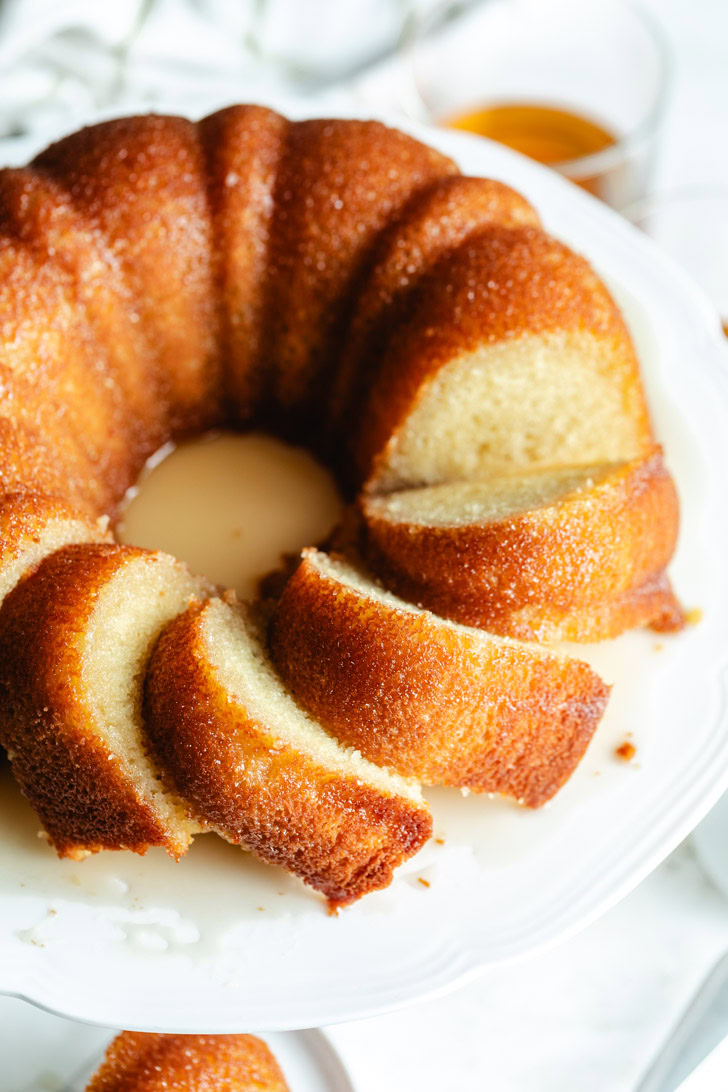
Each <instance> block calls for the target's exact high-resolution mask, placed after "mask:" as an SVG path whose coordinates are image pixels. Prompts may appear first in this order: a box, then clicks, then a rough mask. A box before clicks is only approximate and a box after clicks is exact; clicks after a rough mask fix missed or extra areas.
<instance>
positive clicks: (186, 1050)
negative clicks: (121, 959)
mask: <svg viewBox="0 0 728 1092" xmlns="http://www.w3.org/2000/svg"><path fill="white" fill-rule="evenodd" d="M86 1092H288V1085H287V1084H286V1081H285V1078H284V1076H283V1074H282V1072H281V1070H280V1066H279V1065H278V1063H277V1061H276V1060H275V1058H274V1057H273V1055H272V1053H271V1051H270V1050H269V1049H268V1047H267V1046H266V1044H265V1043H264V1042H263V1041H262V1040H261V1039H256V1038H255V1037H254V1036H253V1035H152V1034H145V1033H143V1032H137V1031H122V1032H121V1034H120V1035H117V1036H116V1038H115V1039H114V1040H113V1042H112V1043H111V1045H110V1046H109V1047H108V1049H107V1051H106V1057H105V1059H104V1062H103V1064H102V1066H101V1068H100V1069H99V1070H98V1072H97V1073H96V1075H95V1076H94V1077H92V1078H91V1083H90V1084H89V1085H88V1087H87V1089H86Z"/></svg>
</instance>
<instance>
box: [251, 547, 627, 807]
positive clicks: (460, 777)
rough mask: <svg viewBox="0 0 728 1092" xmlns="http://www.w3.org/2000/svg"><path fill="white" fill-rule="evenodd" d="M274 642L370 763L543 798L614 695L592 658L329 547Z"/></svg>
mask: <svg viewBox="0 0 728 1092" xmlns="http://www.w3.org/2000/svg"><path fill="white" fill-rule="evenodd" d="M270 646H271V653H272V656H273V659H274V661H275V663H276V666H277V667H278V670H279V672H280V675H281V677H282V679H283V680H284V682H285V683H286V685H287V686H289V687H290V689H291V691H292V692H293V693H294V694H295V696H296V698H297V699H298V701H299V702H300V703H301V705H303V706H304V707H305V708H306V709H308V710H310V712H311V714H312V715H313V716H315V717H316V718H317V719H318V720H320V721H321V723H322V724H323V725H324V726H325V727H326V728H327V729H328V730H329V731H330V732H332V733H333V734H334V735H336V737H337V738H338V739H339V740H341V742H342V743H344V744H346V745H347V746H349V747H356V748H357V749H358V750H359V751H361V753H362V754H363V755H365V756H366V757H367V758H369V759H371V761H373V762H377V763H379V764H381V765H383V766H387V767H389V768H390V769H394V770H397V771H399V772H400V773H402V774H404V775H408V776H414V777H417V778H419V779H420V780H421V781H423V782H425V783H426V784H430V785H433V784H443V785H456V786H459V787H461V788H467V789H472V790H473V791H475V792H490V793H502V794H503V795H506V796H511V797H514V798H515V799H517V800H521V801H523V802H524V803H526V804H528V805H530V806H531V807H537V806H538V805H540V804H543V803H545V801H546V800H548V799H549V798H550V797H551V796H553V794H554V793H555V792H556V791H557V789H559V788H560V786H561V785H562V784H563V783H564V781H566V779H567V778H568V777H569V775H570V774H571V773H572V772H573V770H574V768H575V766H576V765H577V763H578V761H579V759H580V758H581V756H582V754H583V753H584V751H585V749H586V746H587V744H588V743H589V740H590V739H591V736H592V734H593V732H594V729H595V728H596V726H597V724H598V723H599V719H600V717H601V715H602V712H603V711H604V707H605V705H606V701H607V696H608V688H607V687H606V686H605V685H604V683H603V682H602V681H601V679H599V677H598V676H597V675H596V674H595V673H594V671H592V669H591V668H590V667H589V666H588V665H587V664H585V663H581V662H580V661H578V660H574V659H572V658H570V657H568V656H564V655H560V654H558V653H556V652H553V651H550V650H547V649H545V648H543V647H541V646H538V645H529V644H522V643H521V642H518V641H512V640H509V639H507V638H502V637H496V636H492V635H490V634H486V633H482V632H480V631H479V630H476V629H468V628H466V627H464V626H461V625H458V624H457V623H454V622H447V621H445V620H443V619H441V618H437V617H436V616H435V615H434V614H430V613H429V612H428V611H424V610H420V609H419V608H418V607H416V606H413V605H411V604H410V603H407V602H405V601H404V600H402V599H398V598H397V597H396V596H394V595H392V594H391V593H390V592H387V591H385V590H384V588H382V587H381V586H380V585H378V584H377V583H376V582H375V581H374V580H373V579H371V578H370V577H368V576H367V575H366V573H365V572H364V571H363V570H362V569H361V568H359V567H356V566H354V565H352V564H350V563H348V562H346V561H344V560H342V559H340V558H336V557H332V556H329V555H327V554H324V553H321V552H320V551H317V550H304V552H303V558H302V561H301V564H300V565H299V567H298V569H297V570H296V572H295V573H294V575H293V576H292V577H291V579H290V581H289V582H288V584H287V585H286V588H285V590H284V592H283V595H282V596H281V599H280V601H279V603H278V605H277V608H276V611H275V614H274V616H273V620H272V624H271V632H270Z"/></svg>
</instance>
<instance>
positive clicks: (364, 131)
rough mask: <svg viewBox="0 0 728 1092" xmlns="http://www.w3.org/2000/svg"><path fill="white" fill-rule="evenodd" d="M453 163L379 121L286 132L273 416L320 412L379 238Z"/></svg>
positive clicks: (278, 210) (273, 289) (269, 355)
mask: <svg viewBox="0 0 728 1092" xmlns="http://www.w3.org/2000/svg"><path fill="white" fill-rule="evenodd" d="M453 173H457V167H455V165H454V164H453V163H452V162H451V160H449V159H447V158H445V156H443V155H441V154H440V153H439V152H436V151H434V150H433V149H432V148H428V147H427V146H426V145H424V144H420V143H419V142H418V141H416V140H413V138H412V137H409V136H407V135H406V134H404V133H400V132H398V131H397V130H396V129H388V128H386V127H385V126H383V125H381V124H380V123H379V122H375V121H341V120H337V119H332V120H326V119H317V120H313V121H303V122H297V123H295V124H292V125H291V126H290V128H289V129H288V136H287V140H286V146H285V150H284V152H283V155H282V156H281V159H280V162H279V165H278V174H277V178H276V187H275V195H274V207H275V212H274V216H273V221H272V225H271V238H270V264H269V269H268V288H267V292H268V306H267V315H266V319H265V327H266V331H267V335H268V336H267V338H266V345H265V349H264V352H265V356H266V359H267V363H268V367H275V377H276V378H275V400H276V404H277V407H278V410H277V412H278V414H279V415H280V414H282V415H284V416H285V415H286V414H290V413H291V411H293V412H294V413H295V412H296V411H298V412H300V411H301V410H302V409H303V410H307V411H309V412H311V409H312V404H313V403H316V405H313V408H314V409H316V408H317V401H318V399H319V397H320V395H321V384H322V382H323V375H322V369H323V368H324V366H325V365H326V364H327V363H328V362H329V359H330V358H331V356H332V354H336V353H337V352H338V349H339V330H338V323H339V321H340V320H341V318H342V316H343V312H344V309H345V307H346V305H347V303H348V300H349V297H350V294H351V291H352V288H353V286H354V284H355V282H356V279H357V276H358V274H359V272H360V269H361V267H362V265H363V263H364V261H365V260H366V258H367V255H368V252H369V249H370V247H371V246H372V245H373V244H374V243H375V241H376V239H377V236H378V234H379V232H380V231H381V230H382V228H384V227H385V225H386V224H387V223H389V221H390V220H391V219H392V218H393V217H394V216H396V214H397V212H398V211H399V209H400V208H401V207H402V206H403V205H404V203H405V202H406V201H407V200H408V199H409V198H410V197H411V196H412V194H414V193H415V192H416V191H417V190H418V189H419V188H421V187H423V186H426V185H427V184H428V183H430V182H432V181H433V180H434V179H435V178H439V177H443V176H445V175H448V174H453Z"/></svg>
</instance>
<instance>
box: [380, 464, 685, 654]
mask: <svg viewBox="0 0 728 1092" xmlns="http://www.w3.org/2000/svg"><path fill="white" fill-rule="evenodd" d="M360 507H361V513H362V516H363V522H364V528H365V542H366V547H365V548H366V551H367V555H368V558H369V561H370V563H371V564H372V565H373V566H374V568H375V570H376V571H377V572H378V573H379V575H380V576H381V577H382V578H383V579H384V581H385V583H386V585H387V586H388V587H390V588H391V589H392V590H393V591H396V592H397V594H398V595H402V596H404V597H405V598H406V599H409V600H411V601H413V602H415V603H419V604H420V605H422V606H424V607H427V609H428V610H432V611H435V612H436V613H437V614H441V615H443V616H444V617H446V618H453V619H455V620H456V621H458V622H463V623H465V624H466V625H470V626H481V627H483V628H484V629H487V630H490V631H491V632H493V633H501V634H506V635H509V636H511V637H522V638H536V639H539V640H571V641H598V640H601V639H603V638H605V637H614V636H616V635H617V634H618V633H621V632H623V631H624V630H625V629H630V628H632V627H634V626H642V625H648V624H649V623H652V622H658V623H662V624H663V625H664V623H665V622H666V621H667V620H668V619H669V618H671V617H672V618H674V619H675V623H676V624H679V619H680V609H679V607H678V605H677V603H676V600H675V597H674V595H673V593H672V590H671V588H670V583H669V581H668V579H667V576H666V575H665V567H666V566H667V564H668V562H669V561H670V559H671V557H672V554H673V550H674V549H675V543H676V540H677V530H678V519H679V512H678V500H677V493H676V492H675V486H674V483H673V481H672V478H671V477H670V475H669V474H668V472H667V469H666V468H665V465H664V462H663V460H662V454H661V452H660V451H659V450H653V451H651V452H650V453H649V454H647V455H644V456H641V457H639V458H637V459H634V460H631V461H630V462H626V463H608V464H606V465H602V466H592V467H582V468H578V467H572V468H569V469H565V470H550V471H533V472H531V473H528V474H523V475H517V476H509V477H501V478H491V479H489V480H488V481H485V482H480V481H478V482H452V483H449V484H447V485H435V486H429V487H424V488H421V489H411V490H405V491H403V492H398V493H390V494H389V495H387V496H379V497H364V498H363V499H362V500H361V502H360Z"/></svg>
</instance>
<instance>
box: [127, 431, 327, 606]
mask: <svg viewBox="0 0 728 1092" xmlns="http://www.w3.org/2000/svg"><path fill="white" fill-rule="evenodd" d="M341 508H342V502H341V498H340V497H339V493H338V490H337V489H336V486H335V484H334V481H333V478H332V477H331V475H330V473H329V472H328V471H327V470H326V469H325V468H324V467H323V466H322V465H321V464H320V463H319V462H317V461H316V460H315V459H314V458H313V456H312V455H310V454H309V453H308V452H307V451H305V450H304V449H303V448H299V447H292V446H291V445H289V444H285V443H283V442H282V441H281V440H277V439H275V438H274V437H272V436H266V435H263V434H262V433H250V434H247V435H243V436H237V435H231V434H227V433H221V434H217V435H211V436H206V437H203V438H202V439H201V440H194V441H192V442H189V443H185V444H181V445H179V446H178V447H176V448H175V449H174V450H172V451H171V453H170V454H168V455H167V456H166V457H165V458H163V459H162V460H161V462H157V463H156V465H155V460H152V468H151V469H150V470H148V471H146V472H145V473H143V474H142V477H141V479H140V481H139V484H138V486H137V487H136V488H135V489H134V490H133V491H132V496H131V499H130V500H129V502H128V504H127V506H126V507H125V509H124V512H123V514H122V519H121V524H120V526H119V528H118V531H119V538H120V539H121V541H122V542H127V543H130V544H133V545H135V546H145V547H148V548H151V549H158V550H166V551H167V552H168V553H171V554H173V555H174V556H175V557H178V558H181V559H182V560H183V561H185V562H186V563H187V564H188V565H189V566H190V568H191V569H192V571H193V572H203V573H206V574H207V575H208V577H209V578H210V579H211V580H213V581H215V582H216V583H218V584H221V585H223V586H224V587H230V588H235V590H236V591H237V592H238V594H239V595H241V596H242V597H244V598H249V597H251V596H253V595H255V592H256V588H257V584H258V581H259V580H260V578H261V576H263V575H264V574H265V573H267V572H269V571H270V570H272V569H274V568H276V566H277V565H278V563H279V561H280V556H281V554H283V553H298V552H299V551H300V550H301V548H302V547H303V546H306V545H308V544H309V543H311V542H320V541H322V540H323V539H324V538H325V537H326V535H328V534H329V532H330V531H331V530H332V529H333V527H334V525H335V524H336V523H337V521H338V519H339V517H340V515H341Z"/></svg>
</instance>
